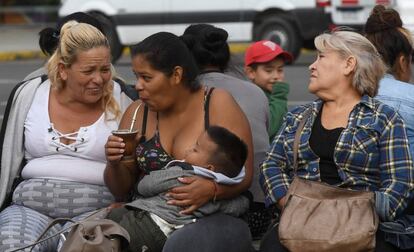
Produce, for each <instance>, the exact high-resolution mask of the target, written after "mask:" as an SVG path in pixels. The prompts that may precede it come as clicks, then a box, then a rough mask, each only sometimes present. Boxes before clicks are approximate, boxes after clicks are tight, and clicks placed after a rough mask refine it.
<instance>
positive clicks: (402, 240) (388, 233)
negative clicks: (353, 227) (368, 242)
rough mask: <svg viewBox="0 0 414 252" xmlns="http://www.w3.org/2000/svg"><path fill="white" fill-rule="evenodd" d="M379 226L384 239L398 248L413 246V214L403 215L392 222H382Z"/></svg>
mask: <svg viewBox="0 0 414 252" xmlns="http://www.w3.org/2000/svg"><path fill="white" fill-rule="evenodd" d="M379 228H380V229H381V230H382V231H383V232H384V237H385V240H386V241H387V242H389V243H391V244H393V245H395V246H396V247H398V248H400V249H413V248H414V215H404V216H402V217H400V218H398V219H397V220H395V221H392V222H382V223H380V226H379Z"/></svg>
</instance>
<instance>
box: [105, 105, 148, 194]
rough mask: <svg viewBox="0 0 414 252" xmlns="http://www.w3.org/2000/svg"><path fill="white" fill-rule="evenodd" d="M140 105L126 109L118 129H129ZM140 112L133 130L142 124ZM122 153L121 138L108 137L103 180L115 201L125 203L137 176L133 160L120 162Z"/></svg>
mask: <svg viewBox="0 0 414 252" xmlns="http://www.w3.org/2000/svg"><path fill="white" fill-rule="evenodd" d="M140 103H141V102H140V101H137V102H134V103H132V104H131V105H130V106H129V107H128V108H127V110H126V111H125V113H124V115H123V116H122V119H121V122H120V124H119V129H129V128H130V125H131V121H132V117H133V114H134V112H135V109H136V108H137V106H138V105H139V104H140ZM142 110H143V109H140V111H138V114H137V118H139V119H138V120H137V121H136V122H135V126H134V129H138V128H139V127H137V125H141V123H142V114H143V113H142ZM139 137H140V133H138V135H137V139H136V141H138V139H139ZM124 151H125V143H124V142H123V140H122V138H120V137H116V136H113V135H110V136H109V137H108V141H107V143H106V144H105V155H106V159H107V165H106V168H105V171H104V180H105V184H106V185H107V187H108V188H109V190H110V191H111V193H112V194H113V195H114V196H115V199H116V200H117V201H125V200H126V199H127V197H128V195H129V194H130V192H131V190H132V189H133V186H134V185H135V183H136V182H137V180H138V176H139V172H138V169H137V162H136V159H135V158H134V159H133V160H131V161H130V162H124V161H121V158H122V156H123V152H124ZM134 153H135V152H134Z"/></svg>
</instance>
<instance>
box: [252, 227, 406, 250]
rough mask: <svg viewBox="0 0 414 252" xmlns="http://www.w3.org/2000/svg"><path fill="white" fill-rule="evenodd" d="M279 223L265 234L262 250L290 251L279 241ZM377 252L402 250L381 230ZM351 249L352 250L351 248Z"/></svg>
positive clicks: (377, 237) (378, 233)
mask: <svg viewBox="0 0 414 252" xmlns="http://www.w3.org/2000/svg"><path fill="white" fill-rule="evenodd" d="M278 227H279V226H278V225H273V226H272V227H271V228H270V229H269V231H268V232H267V233H266V234H265V235H264V237H263V239H262V242H261V244H260V250H259V251H260V252H289V251H288V250H287V249H286V248H285V247H283V245H282V244H281V243H280V241H279V232H278ZM375 240H376V241H375V242H376V244H375V252H398V251H402V250H399V249H398V248H396V247H394V246H393V245H391V244H390V243H388V242H386V241H385V240H384V233H383V232H382V231H380V230H378V231H377V234H376V239H375ZM350 251H352V250H351V249H350Z"/></svg>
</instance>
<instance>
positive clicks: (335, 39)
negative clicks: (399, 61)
mask: <svg viewBox="0 0 414 252" xmlns="http://www.w3.org/2000/svg"><path fill="white" fill-rule="evenodd" d="M315 47H316V49H318V50H319V51H321V52H323V51H326V50H333V51H336V52H338V53H339V55H341V57H342V58H344V59H346V58H348V57H350V56H353V57H355V59H356V62H357V63H356V67H355V70H354V76H353V81H352V85H353V87H354V88H355V89H356V90H357V91H358V93H359V94H361V95H365V94H367V95H369V96H371V97H374V96H375V95H376V94H377V92H378V86H379V81H380V80H381V78H382V77H383V76H384V74H385V71H386V66H385V64H384V62H383V61H382V58H381V56H380V55H379V53H378V51H377V49H376V48H375V46H374V45H373V44H372V43H371V42H370V41H369V40H368V39H366V38H365V37H364V36H362V35H360V34H358V33H356V32H352V31H333V32H332V33H324V34H321V35H319V36H317V37H316V38H315Z"/></svg>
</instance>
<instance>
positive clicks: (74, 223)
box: [9, 208, 107, 252]
mask: <svg viewBox="0 0 414 252" xmlns="http://www.w3.org/2000/svg"><path fill="white" fill-rule="evenodd" d="M104 211H107V208H103V209H98V210H96V211H93V212H92V213H91V214H90V215H88V216H87V217H86V218H85V219H83V220H81V221H74V220H72V219H69V218H56V219H54V220H52V221H51V222H50V223H49V225H48V226H47V227H46V229H45V230H44V231H43V232H42V234H40V235H39V237H38V238H37V239H36V241H34V242H33V243H31V244H29V245H26V246H24V247H20V248H17V249H14V250H10V251H9V252H16V251H21V250H25V249H27V248H30V247H31V249H30V251H32V250H33V248H34V246H36V245H37V244H39V243H42V242H45V241H47V240H49V239H52V238H53V237H56V236H58V235H61V234H63V233H65V232H66V231H68V230H70V229H72V228H73V227H75V226H77V225H80V224H82V223H83V222H85V221H87V220H89V219H90V218H92V217H93V216H95V215H97V214H99V213H102V212H104ZM68 221H69V222H72V223H73V224H72V225H70V226H68V227H66V228H64V229H62V230H60V231H59V232H57V233H55V234H52V235H50V236H48V237H46V238H43V239H42V237H43V236H44V235H45V234H46V233H47V232H48V231H49V230H50V229H51V228H52V227H53V226H54V225H56V224H58V223H62V222H68Z"/></svg>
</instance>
